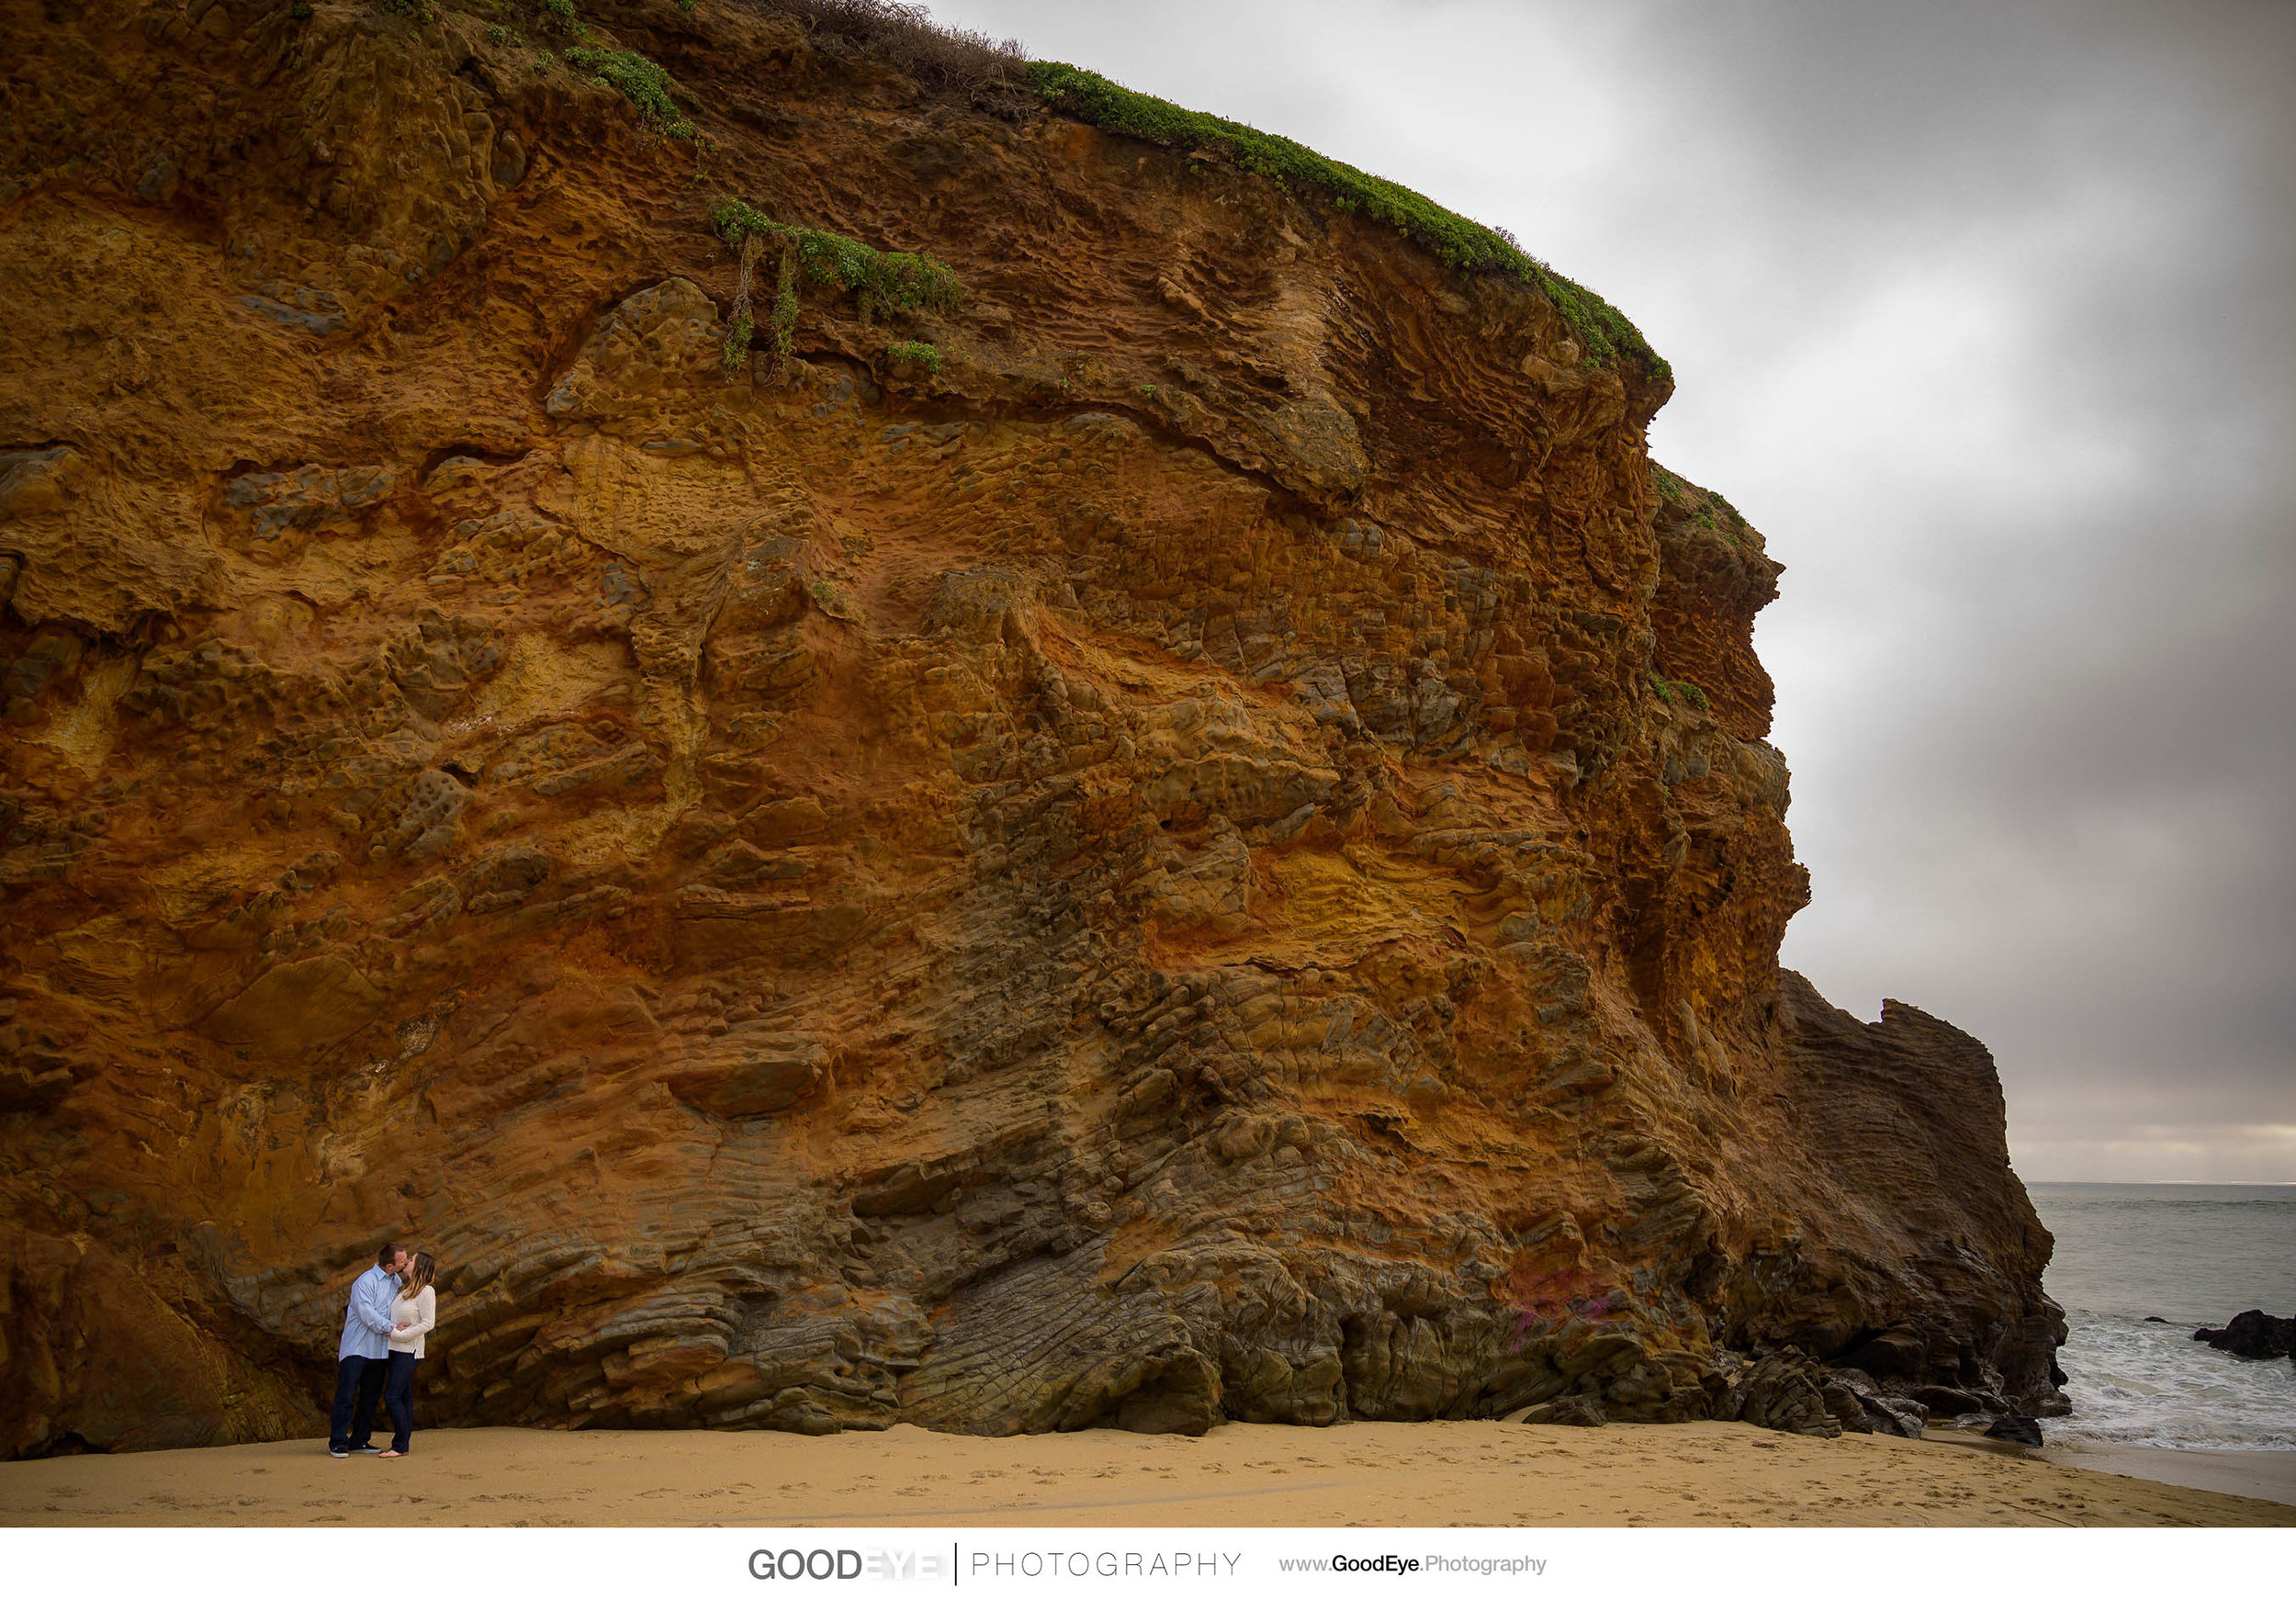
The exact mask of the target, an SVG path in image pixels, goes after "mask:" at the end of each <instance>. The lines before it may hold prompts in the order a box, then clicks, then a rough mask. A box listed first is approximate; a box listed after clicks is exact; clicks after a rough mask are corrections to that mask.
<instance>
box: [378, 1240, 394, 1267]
mask: <svg viewBox="0 0 2296 1599" xmlns="http://www.w3.org/2000/svg"><path fill="white" fill-rule="evenodd" d="M398 1258H399V1245H397V1244H384V1245H383V1246H382V1247H381V1248H380V1249H377V1251H376V1252H375V1264H376V1265H377V1266H388V1265H389V1264H390V1263H391V1262H392V1261H394V1260H396V1259H398Z"/></svg>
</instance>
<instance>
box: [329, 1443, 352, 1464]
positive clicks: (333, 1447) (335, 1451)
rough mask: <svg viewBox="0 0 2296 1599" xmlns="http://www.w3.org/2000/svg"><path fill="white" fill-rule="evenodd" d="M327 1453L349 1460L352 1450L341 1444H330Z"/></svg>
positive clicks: (339, 1458)
mask: <svg viewBox="0 0 2296 1599" xmlns="http://www.w3.org/2000/svg"><path fill="white" fill-rule="evenodd" d="M327 1453H329V1454H330V1455H332V1456H333V1457H334V1458H336V1459H338V1460H348V1459H349V1458H351V1451H350V1450H348V1449H346V1448H343V1447H342V1446H341V1445H339V1444H330V1445H328V1446H327Z"/></svg>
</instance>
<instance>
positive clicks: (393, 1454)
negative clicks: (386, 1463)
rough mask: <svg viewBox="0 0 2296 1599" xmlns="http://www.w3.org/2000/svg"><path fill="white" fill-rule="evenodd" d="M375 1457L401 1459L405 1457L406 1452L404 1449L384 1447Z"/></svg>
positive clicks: (379, 1458) (378, 1458)
mask: <svg viewBox="0 0 2296 1599" xmlns="http://www.w3.org/2000/svg"><path fill="white" fill-rule="evenodd" d="M375 1458H377V1460H403V1459H405V1458H407V1452H406V1451H405V1450H404V1449H385V1450H384V1451H383V1452H382V1453H381V1454H379V1455H377V1456H376V1457H375Z"/></svg>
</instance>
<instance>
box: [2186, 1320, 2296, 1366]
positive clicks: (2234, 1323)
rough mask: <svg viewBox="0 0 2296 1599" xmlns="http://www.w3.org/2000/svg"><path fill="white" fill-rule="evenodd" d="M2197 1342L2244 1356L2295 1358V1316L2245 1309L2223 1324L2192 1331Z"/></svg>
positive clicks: (2272, 1358)
mask: <svg viewBox="0 0 2296 1599" xmlns="http://www.w3.org/2000/svg"><path fill="white" fill-rule="evenodd" d="M2192 1336H2193V1339H2194V1341H2195V1342H2197V1343H2201V1344H2206V1345H2207V1346H2209V1347H2210V1348H2212V1349H2222V1350H2223V1351H2224V1353H2226V1354H2227V1355H2237V1356H2239V1357H2241V1358H2242V1359H2244V1360H2278V1359H2279V1357H2281V1356H2283V1355H2285V1356H2287V1357H2289V1358H2290V1359H2291V1360H2296V1316H2268V1315H2267V1314H2265V1313H2264V1312H2262V1311H2243V1312H2240V1314H2238V1315H2236V1316H2234V1318H2233V1319H2232V1320H2231V1321H2229V1322H2227V1323H2224V1325H2223V1326H2221V1327H2200V1328H2197V1329H2195V1331H2194V1332H2193V1334H2192Z"/></svg>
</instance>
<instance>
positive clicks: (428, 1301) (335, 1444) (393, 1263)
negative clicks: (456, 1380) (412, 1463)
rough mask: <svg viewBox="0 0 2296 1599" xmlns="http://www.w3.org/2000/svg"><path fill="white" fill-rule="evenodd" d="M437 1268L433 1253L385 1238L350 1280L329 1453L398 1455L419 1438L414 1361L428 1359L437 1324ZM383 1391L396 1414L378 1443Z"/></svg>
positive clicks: (390, 1410) (391, 1457)
mask: <svg viewBox="0 0 2296 1599" xmlns="http://www.w3.org/2000/svg"><path fill="white" fill-rule="evenodd" d="M437 1275H438V1263H437V1262H436V1261H434V1260H433V1259H432V1258H431V1257H430V1256H428V1255H425V1254H423V1253H422V1252H421V1251H420V1250H418V1251H416V1252H415V1253H414V1254H413V1255H409V1254H408V1253H407V1252H406V1251H405V1250H404V1249H401V1248H400V1246H399V1245H398V1244H384V1245H383V1246H382V1248H381V1249H379V1250H377V1252H376V1255H375V1264H374V1265H373V1266H371V1267H368V1268H367V1269H366V1271H365V1272H362V1273H361V1274H360V1276H359V1278H358V1280H357V1281H356V1282H354V1283H353V1284H352V1285H351V1303H350V1305H349V1306H348V1307H347V1308H346V1309H345V1310H344V1311H343V1342H342V1344H341V1346H339V1347H338V1348H337V1349H336V1351H335V1408H334V1415H333V1417H332V1420H331V1421H330V1422H329V1424H328V1428H327V1452H328V1453H329V1454H331V1455H332V1456H333V1457H334V1458H336V1459H338V1460H340V1459H343V1458H345V1457H347V1456H351V1455H373V1456H376V1457H377V1458H380V1459H384V1460H397V1459H400V1458H404V1456H405V1455H406V1453H407V1451H408V1449H409V1448H410V1447H411V1446H412V1445H413V1442H414V1366H415V1362H416V1361H418V1360H420V1359H422V1341H423V1335H424V1334H427V1333H429V1332H430V1330H431V1329H432V1328H433V1327H434V1326H436V1325H437V1324H438V1295H437V1293H436V1292H435V1291H433V1289H432V1287H431V1279H432V1278H434V1277H436V1276H437ZM377 1398H379V1399H381V1401H382V1402H383V1409H384V1410H386V1411H387V1412H388V1413H389V1415H390V1427H391V1440H390V1447H389V1448H388V1449H378V1448H377V1447H375V1445H374V1442H373V1439H374V1434H375V1402H376V1400H377Z"/></svg>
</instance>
